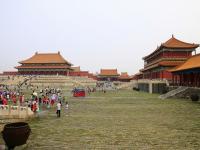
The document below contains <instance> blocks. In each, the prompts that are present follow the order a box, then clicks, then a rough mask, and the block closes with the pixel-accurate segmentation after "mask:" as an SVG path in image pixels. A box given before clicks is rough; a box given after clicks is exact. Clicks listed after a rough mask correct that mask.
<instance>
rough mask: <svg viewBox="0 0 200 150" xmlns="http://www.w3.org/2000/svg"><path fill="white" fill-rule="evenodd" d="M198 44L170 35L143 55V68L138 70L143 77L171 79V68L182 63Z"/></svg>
mask: <svg viewBox="0 0 200 150" xmlns="http://www.w3.org/2000/svg"><path fill="white" fill-rule="evenodd" d="M197 47H199V45H198V44H192V43H186V42H183V41H180V40H178V39H176V38H175V37H174V36H173V35H172V37H171V38H170V39H169V40H168V41H166V42H165V43H162V44H161V45H160V46H158V47H157V49H156V50H155V51H154V52H152V53H151V54H149V55H147V56H145V57H144V58H143V60H144V68H143V69H141V70H140V71H141V72H142V74H143V79H167V80H172V73H171V72H169V71H168V70H169V69H172V68H174V67H176V66H178V65H181V64H182V63H184V62H185V61H186V60H187V59H188V58H189V57H191V56H192V52H193V51H195V52H196V48H197Z"/></svg>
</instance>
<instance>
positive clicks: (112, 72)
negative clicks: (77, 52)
mask: <svg viewBox="0 0 200 150" xmlns="http://www.w3.org/2000/svg"><path fill="white" fill-rule="evenodd" d="M118 77H119V74H118V72H117V69H101V70H100V73H99V74H98V76H97V79H98V80H99V81H117V80H118Z"/></svg>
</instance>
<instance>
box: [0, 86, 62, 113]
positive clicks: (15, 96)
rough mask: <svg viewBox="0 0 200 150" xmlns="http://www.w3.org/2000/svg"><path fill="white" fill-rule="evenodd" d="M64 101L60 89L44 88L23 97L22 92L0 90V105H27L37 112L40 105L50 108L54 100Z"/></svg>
mask: <svg viewBox="0 0 200 150" xmlns="http://www.w3.org/2000/svg"><path fill="white" fill-rule="evenodd" d="M59 101H60V102H61V101H62V102H64V101H65V99H64V97H62V93H61V90H60V89H55V88H45V89H41V90H40V91H39V92H36V91H35V90H33V91H32V93H31V96H30V97H28V96H27V97H25V95H24V93H22V92H16V91H12V90H9V89H3V90H2V89H1V90H0V105H8V104H12V105H20V106H28V107H30V108H31V110H32V111H33V112H38V111H39V109H40V107H43V108H44V107H46V108H50V107H52V106H53V105H54V104H55V103H56V102H59Z"/></svg>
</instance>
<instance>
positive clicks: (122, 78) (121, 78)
mask: <svg viewBox="0 0 200 150" xmlns="http://www.w3.org/2000/svg"><path fill="white" fill-rule="evenodd" d="M131 79H132V78H131V77H130V76H129V75H128V73H127V72H122V73H121V75H120V76H119V78H118V80H119V81H121V82H130V80H131Z"/></svg>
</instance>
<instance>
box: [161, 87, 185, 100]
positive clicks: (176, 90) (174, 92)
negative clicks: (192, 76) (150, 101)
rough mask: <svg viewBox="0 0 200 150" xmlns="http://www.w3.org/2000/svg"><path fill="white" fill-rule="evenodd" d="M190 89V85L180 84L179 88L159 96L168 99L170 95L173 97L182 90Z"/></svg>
mask: <svg viewBox="0 0 200 150" xmlns="http://www.w3.org/2000/svg"><path fill="white" fill-rule="evenodd" d="M187 89H188V87H185V86H180V87H178V88H177V89H175V90H172V91H169V92H168V93H166V94H163V95H160V96H159V98H160V99H167V98H170V97H173V96H175V95H177V94H179V93H181V92H184V91H186V90H187Z"/></svg>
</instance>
